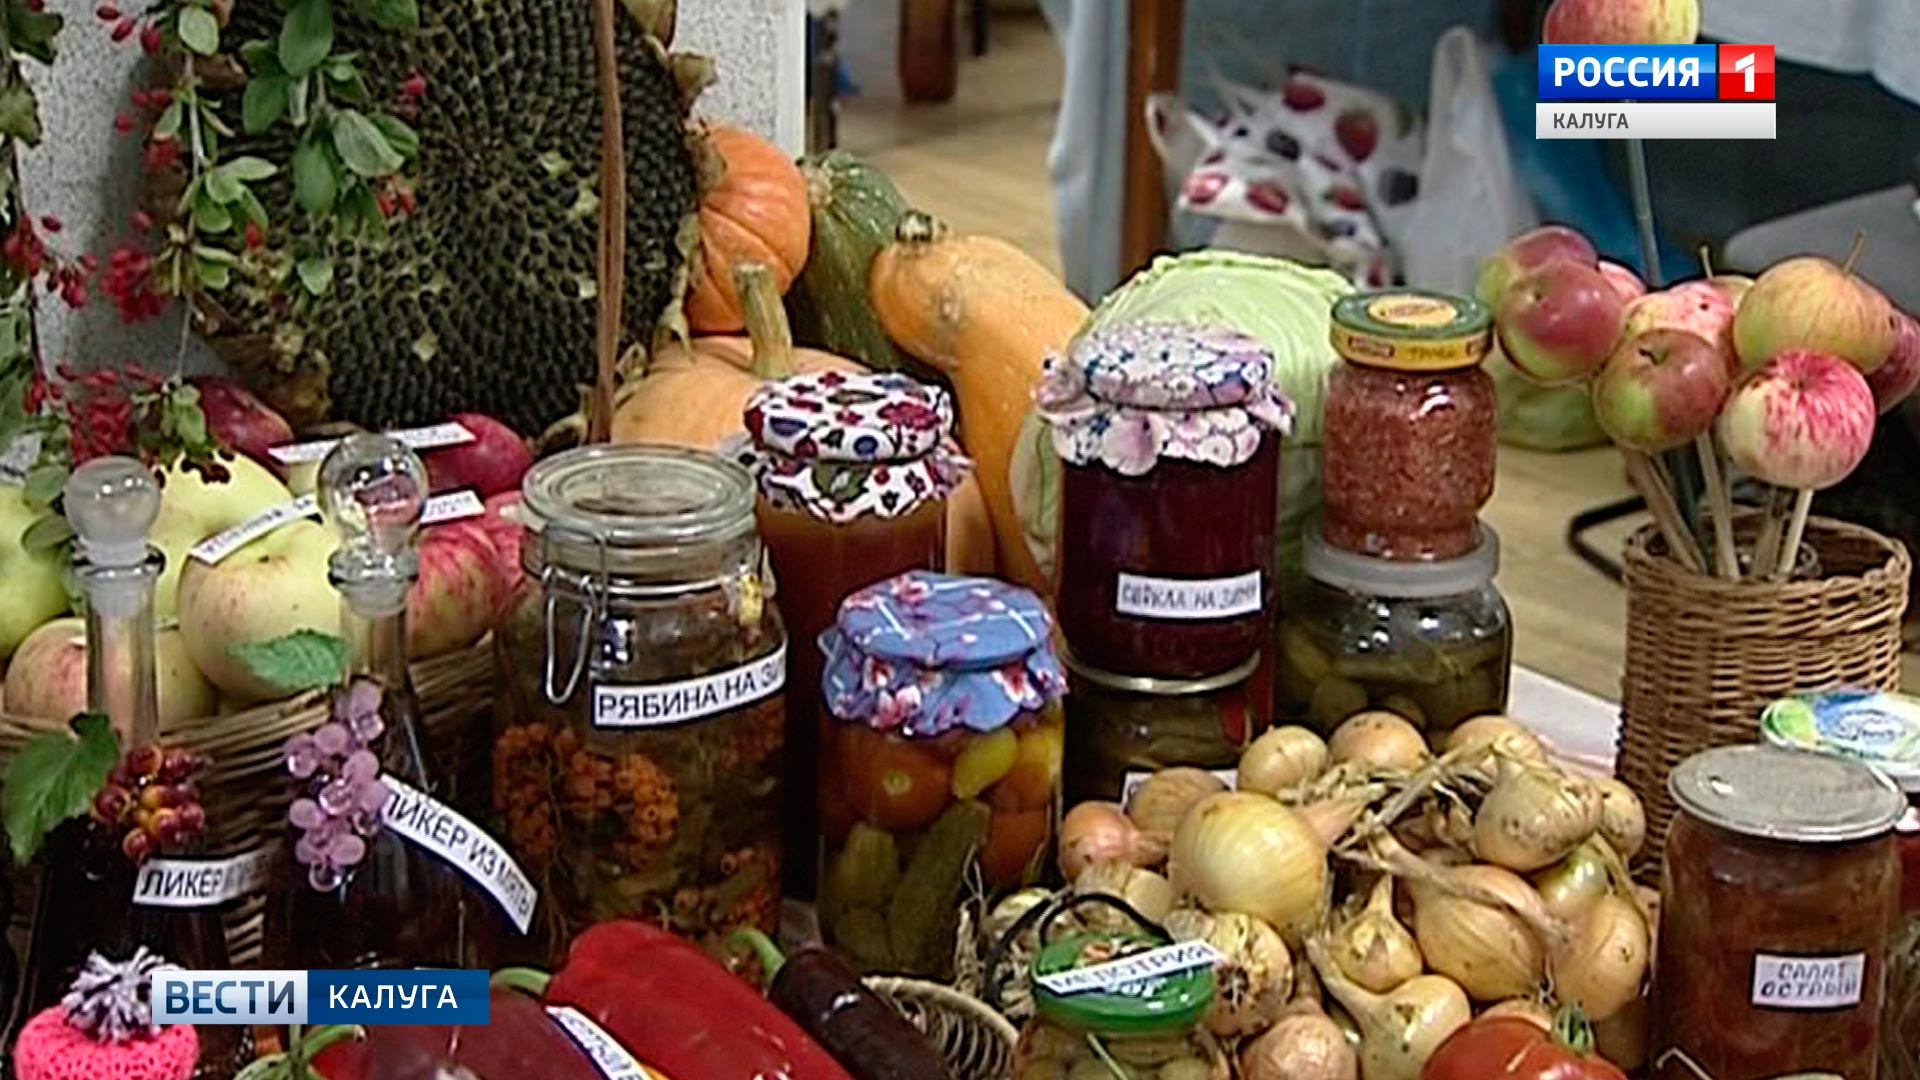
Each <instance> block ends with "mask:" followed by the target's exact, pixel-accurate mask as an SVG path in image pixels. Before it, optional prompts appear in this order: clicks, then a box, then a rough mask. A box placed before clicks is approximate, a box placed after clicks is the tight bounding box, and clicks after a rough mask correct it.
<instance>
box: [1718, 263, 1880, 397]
mask: <svg viewBox="0 0 1920 1080" xmlns="http://www.w3.org/2000/svg"><path fill="white" fill-rule="evenodd" d="M1893 336H1894V330H1893V305H1891V304H1889V303H1887V298H1886V297H1885V296H1882V295H1881V294H1880V290H1878V289H1876V288H1874V287H1873V286H1871V285H1869V284H1867V283H1866V282H1864V281H1862V280H1860V279H1859V278H1857V277H1855V276H1853V275H1852V274H1850V273H1848V272H1847V271H1846V270H1844V269H1842V268H1841V267H1840V266H1839V265H1838V264H1836V263H1834V262H1833V261H1832V260H1831V259H1822V258H1819V257H1818V256H1813V255H1807V256H1802V257H1800V258H1797V259H1788V260H1787V261H1785V262H1782V263H1776V264H1775V265H1774V266H1773V267H1772V268H1771V269H1769V270H1768V271H1767V272H1766V273H1764V274H1761V275H1760V278H1759V280H1758V281H1755V282H1754V284H1753V288H1752V289H1751V290H1750V291H1749V292H1748V293H1747V296H1746V299H1744V300H1742V301H1740V312H1739V314H1738V315H1736V316H1735V317H1734V320H1733V343H1734V347H1735V348H1736V349H1738V350H1739V353H1740V362H1741V363H1742V364H1744V365H1745V366H1746V369H1747V370H1748V371H1752V370H1754V369H1755V368H1758V367H1760V366H1761V365H1762V364H1765V363H1766V362H1767V361H1769V360H1772V359H1773V358H1774V357H1776V356H1779V355H1780V354H1781V353H1784V352H1787V351H1788V350H1791V349H1808V350H1812V351H1814V352H1821V353H1826V354H1827V355H1829V356H1837V357H1839V358H1840V359H1842V360H1845V361H1846V362H1847V363H1849V364H1852V365H1853V366H1854V367H1856V368H1858V369H1860V372H1861V373H1862V374H1865V375H1871V374H1873V373H1874V372H1875V371H1877V370H1879V367H1880V365H1881V364H1884V363H1886V362H1887V357H1888V356H1889V355H1890V354H1892V352H1893Z"/></svg>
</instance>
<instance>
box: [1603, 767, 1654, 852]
mask: <svg viewBox="0 0 1920 1080" xmlns="http://www.w3.org/2000/svg"><path fill="white" fill-rule="evenodd" d="M1593 785H1594V787H1595V788H1596V789H1598V790H1599V792H1600V835H1601V836H1604V837H1606V838H1607V843H1609V844H1612V845H1613V850H1615V851H1617V852H1619V853H1620V857H1621V858H1623V859H1631V858H1633V857H1634V856H1635V855H1638V854H1640V848H1641V846H1642V845H1643V844H1645V843H1646V842H1647V811H1646V807H1644V806H1642V805H1641V804H1640V796H1638V795H1635V794H1634V793H1633V789H1632V788H1630V787H1628V786H1627V785H1625V784H1623V783H1621V782H1620V781H1618V780H1615V779H1614V778H1613V777H1611V776H1608V777H1603V778H1601V779H1598V780H1595V781H1593Z"/></svg>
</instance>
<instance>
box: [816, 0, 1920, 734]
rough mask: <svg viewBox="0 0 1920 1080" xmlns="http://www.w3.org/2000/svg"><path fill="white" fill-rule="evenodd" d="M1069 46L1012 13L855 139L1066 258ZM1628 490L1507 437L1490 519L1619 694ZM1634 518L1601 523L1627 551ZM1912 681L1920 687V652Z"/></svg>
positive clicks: (1542, 609) (851, 131) (1553, 635)
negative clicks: (1585, 549) (946, 95)
mask: <svg viewBox="0 0 1920 1080" xmlns="http://www.w3.org/2000/svg"><path fill="white" fill-rule="evenodd" d="M1060 69H1061V60H1060V55H1059V52H1058V50H1057V48H1056V47H1055V44H1054V41H1053V38H1052V36H1051V34H1050V33H1049V32H1048V30H1047V27H1046V24H1045V23H1044V22H1042V21H1041V20H1040V19H1038V18H1036V17H1028V18H1000V19H998V20H996V22H995V24H994V37H993V43H992V48H991V49H990V51H989V52H988V54H987V55H986V56H985V57H983V58H979V59H972V58H967V59H964V60H963V61H962V66H961V74H960V91H959V94H958V95H957V96H956V98H955V100H954V101H953V102H951V103H949V104H945V105H937V106H905V105H901V104H899V103H897V102H885V101H868V100H860V99H857V98H856V99H852V100H849V101H847V102H845V103H844V106H843V109H842V113H841V124H840V143H841V145H842V146H844V147H846V148H848V149H850V150H853V151H855V152H857V153H861V154H864V155H867V156H869V157H870V158H872V159H873V160H874V161H875V162H876V163H877V164H879V165H880V166H881V167H883V168H885V169H886V170H887V171H888V172H889V173H890V174H891V175H892V176H893V177H894V179H895V180H896V181H897V182H898V184H899V186H900V188H901V190H902V191H903V192H904V193H905V194H906V195H907V197H908V198H909V199H910V200H912V201H913V202H914V203H915V204H916V205H918V206H920V207H922V208H924V209H927V210H930V211H932V212H934V213H936V214H939V215H940V216H942V217H944V218H945V219H947V221H948V222H949V223H950V224H952V225H953V226H954V227H956V228H958V229H962V230H967V231H980V232H989V233H993V234H996V235H999V236H1003V237H1006V238H1007V239H1009V240H1012V241H1013V242H1015V243H1017V244H1019V245H1020V246H1021V247H1023V248H1024V249H1026V250H1027V251H1028V252H1030V253H1031V254H1033V255H1034V256H1035V257H1037V258H1039V259H1041V260H1042V261H1044V262H1046V263H1048V264H1049V265H1051V266H1054V267H1056V268H1057V267H1058V266H1059V258H1060V256H1059V248H1058V246H1057V244H1056V242H1055V240H1056V234H1055V232H1054V227H1053V203H1052V189H1051V188H1050V187H1049V185H1048V181H1047V171H1046V158H1047V143H1048V140H1049V139H1050V138H1051V137H1052V133H1053V121H1054V110H1055V107H1056V105H1057V104H1058V100H1059V85H1060ZM1626 494H1628V488H1627V485H1626V481H1625V478H1624V476H1623V473H1622V469H1621V465H1620V458H1619V456H1618V455H1617V454H1616V453H1614V452H1613V451H1612V450H1610V449H1603V450H1592V451H1585V452H1581V453H1576V454H1537V453H1529V452H1526V451H1522V450H1514V449H1509V448H1503V449H1502V450H1501V458H1500V475H1499V484H1498V488H1497V490H1496V492H1495V494H1494V500H1493V504H1492V505H1491V506H1490V507H1489V508H1488V510H1487V519H1488V520H1489V521H1490V522H1491V523H1492V525H1493V527H1494V528H1495V529H1497V530H1498V531H1499V533H1500V536H1501V540H1502V552H1503V561H1502V567H1501V572H1500V586H1501V588H1502V590H1503V591H1504V592H1505V593H1506V596H1507V600H1508V603H1509V604H1510V605H1511V606H1512V608H1513V614H1514V621H1515V624H1516V627H1517V645H1516V649H1517V653H1518V655H1517V660H1518V662H1520V663H1521V664H1524V665H1526V666H1528V667H1531V668H1533V669H1535V670H1537V671H1540V672H1542V673H1544V674H1547V675H1550V676H1553V677H1555V678H1558V679H1561V680H1563V681H1566V682H1569V683H1572V684H1573V685H1575V686H1578V687H1580V688H1582V689H1584V690H1587V691H1590V692H1592V693H1595V694H1598V695H1600V696H1602V697H1605V698H1608V699H1617V698H1618V696H1619V693H1620V667H1621V652H1622V647H1623V643H1624V625H1625V618H1626V599H1625V595H1624V593H1623V592H1622V590H1621V588H1620V586H1618V585H1616V584H1614V583H1613V582H1611V581H1609V580H1608V579H1606V578H1605V577H1603V576H1601V575H1600V574H1599V573H1598V572H1596V571H1594V570H1593V569H1591V568H1589V567H1588V566H1587V565H1586V564H1585V563H1582V562H1581V561H1580V560H1579V559H1577V558H1576V557H1575V556H1574V555H1573V553H1572V551H1571V550H1570V549H1569V548H1568V546H1567V544H1566V541H1565V532H1566V527H1567V520H1568V519H1569V518H1570V517H1572V516H1573V515H1574V514H1576V513H1578V512H1580V511H1582V510H1586V509H1589V508H1591V507H1593V506H1596V505H1598V504H1601V503H1604V502H1609V501H1612V500H1614V499H1618V498H1620V497H1622V496H1624V495H1626ZM1633 524H1634V523H1624V524H1622V525H1620V526H1618V527H1615V528H1612V529H1608V530H1603V531H1601V532H1600V533H1598V534H1597V537H1598V539H1599V541H1600V542H1601V544H1602V546H1603V547H1604V548H1605V549H1606V550H1610V551H1617V550H1618V549H1619V545H1620V542H1621V541H1622V540H1623V539H1624V538H1625V536H1626V535H1627V533H1628V532H1629V531H1630V529H1631V528H1632V526H1633ZM1908 685H1909V686H1910V687H1914V686H1920V665H1911V664H1910V666H1909V679H1908Z"/></svg>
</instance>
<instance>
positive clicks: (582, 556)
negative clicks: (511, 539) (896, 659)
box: [493, 446, 787, 957]
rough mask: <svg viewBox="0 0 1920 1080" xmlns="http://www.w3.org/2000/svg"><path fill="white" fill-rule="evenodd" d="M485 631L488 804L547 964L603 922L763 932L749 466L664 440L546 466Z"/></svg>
mask: <svg viewBox="0 0 1920 1080" xmlns="http://www.w3.org/2000/svg"><path fill="white" fill-rule="evenodd" d="M523 490H524V493H525V505H524V509H525V513H526V515H527V518H528V523H527V526H526V528H527V533H526V537H525V539H524V541H523V542H522V545H521V562H522V566H523V568H524V570H525V573H526V576H527V580H526V583H525V587H523V588H522V589H520V590H519V592H518V593H517V600H516V602H515V603H514V604H513V605H512V606H511V607H510V609H509V612H508V614H507V615H506V617H505V619H504V622H503V625H502V627H501V628H500V630H499V632H498V634H497V640H498V642H499V645H500V650H499V655H500V657H501V662H502V669H503V670H502V674H503V679H502V682H503V689H504V694H503V697H502V700H501V709H500V716H501V724H500V727H499V731H498V735H497V740H496V743H495V747H494V792H493V794H494V804H495V810H496V811H497V812H498V814H499V815H500V816H501V818H502V819H503V821H504V825H505V829H504V831H505V834H506V836H507V839H508V843H509V846H510V847H511V848H512V850H513V853H514V855H515V857H516V858H517V859H519V861H520V863H521V865H522V866H523V867H524V868H525V869H526V871H527V873H528V874H529V875H530V876H531V877H533V878H534V881H535V884H536V885H537V886H538V887H539V890H540V895H541V898H542V911H541V914H540V915H539V916H537V917H536V922H537V923H538V924H539V925H538V927H537V929H540V930H544V931H545V932H546V938H545V944H546V946H547V947H548V949H549V950H551V953H552V954H553V955H554V956H556V957H557V955H558V954H559V951H560V950H562V949H564V948H565V946H566V944H567V943H568V941H570V940H571V938H572V937H573V936H574V935H575V934H577V933H578V932H579V931H580V930H582V929H585V928H586V927H587V926H589V925H591V924H593V923H596V922H601V921H604V920H608V919H620V918H637V919H645V920H648V921H651V922H655V923H659V924H661V925H664V926H666V927H667V928H669V929H671V930H674V931H676V932H678V933H680V934H682V935H684V936H686V937H689V938H692V939H694V940H696V941H700V942H702V943H704V944H707V945H708V946H709V947H711V948H714V949H715V950H716V951H718V950H720V949H721V948H722V946H723V943H724V942H725V940H726V938H727V936H728V935H729V934H730V933H731V932H732V931H733V930H735V929H738V928H741V927H747V926H752V927H757V928H759V929H762V930H767V931H772V930H774V929H775V924H776V921H777V916H778V909H779V901H780V895H781V892H780V889H781V875H780V866H781V861H780V847H781V822H780V810H781V798H782V791H781V767H782V757H781V754H782V744H783V736H784V728H785V710H784V704H783V701H784V699H783V697H782V690H783V688H784V685H785V680H786V652H787V639H786V633H785V631H784V629H783V628H782V625H781V622H780V614H779V611H778V610H777V609H776V608H775V606H774V604H773V602H772V598H771V596H770V595H769V589H768V585H767V580H766V576H765V570H764V558H763V555H762V550H761V546H760V539H759V536H758V534H757V532H756V530H755V527H754V484H753V479H752V477H750V476H749V475H748V474H747V472H746V470H745V469H743V468H741V467H740V466H738V465H735V464H733V463H731V462H728V461H725V460H723V459H721V458H719V457H717V456H714V455H712V454H707V453H702V452H699V451H692V450H683V449H678V448H672V447H664V446H593V447H586V448H582V449H578V450H573V451H569V452H567V453H564V454H560V455H557V456H555V457H552V458H548V459H547V460H545V461H542V462H540V463H539V464H538V465H536V466H534V468H533V469H532V471H530V472H529V473H528V474H527V477H526V481H525V483H524V485H523Z"/></svg>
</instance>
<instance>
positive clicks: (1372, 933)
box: [1328, 874, 1426, 994]
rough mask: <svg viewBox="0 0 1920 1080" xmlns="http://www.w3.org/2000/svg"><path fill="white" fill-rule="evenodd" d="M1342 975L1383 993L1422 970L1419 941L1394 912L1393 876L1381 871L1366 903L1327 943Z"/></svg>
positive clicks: (1423, 963)
mask: <svg viewBox="0 0 1920 1080" xmlns="http://www.w3.org/2000/svg"><path fill="white" fill-rule="evenodd" d="M1328 949H1329V951H1330V952H1331V953H1332V955H1333V962H1334V963H1336V964H1338V965H1339V966H1340V972H1341V974H1343V975H1345V976H1346V977H1347V978H1349V979H1352V980H1353V981H1354V982H1355V983H1358V984H1359V985H1360V986H1361V987H1362V988H1363V989H1366V990H1369V991H1372V992H1373V993H1376V994H1384V993H1386V992H1388V991H1390V990H1392V989H1393V988H1394V987H1396V986H1399V985H1400V984H1401V983H1404V982H1406V981H1407V980H1408V979H1411V978H1413V977H1414V976H1415V975H1418V974H1420V972H1421V971H1423V970H1425V968H1426V964H1425V962H1424V961H1423V960H1422V959H1421V957H1420V944H1419V942H1417V941H1415V940H1414V939H1413V933H1412V931H1410V930H1408V929H1407V928H1406V927H1405V926H1403V925H1402V924H1401V922H1400V919H1399V918H1398V917H1397V916H1395V915H1394V913H1393V875H1391V874H1382V875H1381V876H1380V880H1379V881H1377V882H1375V883H1374V886H1373V892H1372V893H1370V894H1369V895H1368V897H1367V904H1366V906H1365V907H1363V908H1361V909H1360V911H1359V912H1357V913H1355V915H1354V916H1353V917H1352V918H1350V919H1348V920H1347V921H1346V922H1344V923H1342V924H1341V925H1340V926H1339V927H1338V928H1336V929H1335V930H1334V932H1333V936H1332V938H1331V940H1330V941H1329V942H1328Z"/></svg>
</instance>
